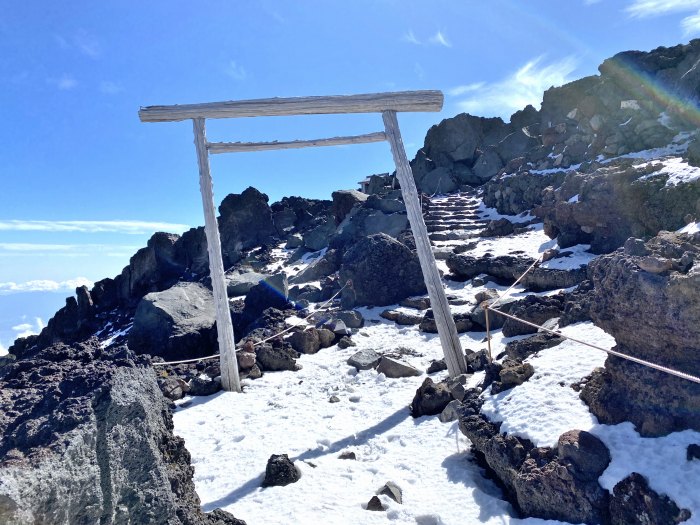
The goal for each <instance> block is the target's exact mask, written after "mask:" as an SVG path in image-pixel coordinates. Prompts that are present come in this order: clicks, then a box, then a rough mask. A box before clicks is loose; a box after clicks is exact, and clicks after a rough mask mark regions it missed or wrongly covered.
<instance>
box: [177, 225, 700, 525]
mask: <svg viewBox="0 0 700 525" xmlns="http://www.w3.org/2000/svg"><path fill="white" fill-rule="evenodd" d="M482 245H483V248H480V251H479V253H484V252H485V251H486V250H489V251H491V253H492V254H493V255H503V254H512V253H514V252H518V251H519V252H522V253H524V254H526V255H529V256H531V257H536V256H538V255H539V254H541V253H542V252H543V251H544V250H545V249H547V248H552V247H555V244H554V243H553V241H550V240H549V239H547V238H546V236H544V234H543V233H542V230H541V227H535V228H533V229H531V230H530V231H528V232H525V233H522V234H520V235H517V236H512V237H507V238H503V239H488V240H487V239H484V240H480V246H482ZM587 248H588V246H585V245H581V246H577V247H574V248H570V249H567V250H570V251H571V252H572V254H571V255H570V256H569V257H567V258H563V259H555V260H553V261H549V262H548V263H545V264H549V265H550V266H553V267H565V268H572V267H576V266H578V265H579V264H582V263H583V264H585V263H587V262H588V261H589V260H590V259H591V258H592V255H590V254H589V253H588V252H587V251H586V250H587ZM280 255H282V254H280ZM315 255H316V256H318V254H315ZM308 262H309V261H304V262H303V263H302V264H301V265H299V266H300V267H303V266H305V265H306V264H308ZM296 271H298V270H296ZM445 284H446V291H447V293H448V295H451V296H456V297H458V298H461V299H468V300H471V301H473V297H474V294H475V293H477V292H478V291H480V290H483V289H484V287H483V286H472V285H471V283H469V282H467V283H455V282H450V281H446V283H445ZM485 286H486V287H490V288H496V289H498V290H503V288H504V287H499V286H497V285H495V284H493V283H487V284H486V285H485ZM523 294H524V291H523V290H522V288H515V289H514V290H513V295H515V296H518V295H523ZM459 308H463V309H465V311H468V309H469V308H470V306H464V307H456V308H455V311H459ZM383 309H384V308H374V309H368V308H362V309H360V310H361V312H362V314H363V316H364V317H365V320H366V326H365V327H364V328H361V329H360V330H359V331H358V333H356V334H354V335H353V338H352V339H353V341H354V342H355V343H356V344H357V346H356V347H350V348H347V349H344V350H343V349H339V348H337V347H331V348H328V349H324V350H321V351H320V352H319V353H317V354H315V355H304V356H302V357H301V358H300V359H299V360H298V362H299V363H300V364H301V365H302V366H303V368H302V369H301V370H300V371H297V372H276V373H266V374H265V375H264V376H263V377H262V378H260V379H257V380H254V381H247V382H245V381H244V385H245V386H244V392H243V393H241V394H237V393H229V392H221V393H219V394H216V395H213V396H210V397H200V398H192V399H186V400H183V401H182V402H180V403H179V404H180V405H183V406H181V407H180V408H178V409H177V410H176V412H175V416H174V419H175V431H176V433H177V434H179V435H181V436H183V437H184V438H185V442H186V445H187V448H188V450H189V451H190V452H191V454H192V462H193V464H194V467H195V484H196V488H197V492H198V494H199V496H200V498H201V500H202V505H203V507H204V509H205V510H212V509H214V508H217V507H222V508H224V509H225V510H228V511H230V512H232V513H233V514H234V515H235V516H237V517H239V518H242V519H245V520H246V521H247V522H248V523H249V524H250V525H254V524H258V523H275V524H276V523H324V524H345V523H363V524H364V523H368V524H371V523H386V522H387V521H390V522H393V523H397V524H409V523H410V524H416V523H417V524H421V525H430V524H435V525H437V524H445V525H449V524H472V523H494V524H495V523H499V524H509V523H513V524H516V523H527V524H540V523H552V524H553V523H559V522H556V521H545V520H539V519H533V518H530V519H518V518H515V517H513V509H512V508H511V506H510V505H509V504H508V503H506V502H505V501H503V500H502V499H501V494H500V491H499V489H498V488H497V487H496V486H495V485H494V484H493V483H492V482H490V481H488V480H486V479H485V478H484V477H483V476H482V472H481V469H480V468H479V467H478V466H476V465H475V464H474V463H473V461H472V455H471V453H470V452H469V443H468V441H467V439H466V437H465V436H463V435H462V434H461V433H460V431H459V429H458V425H457V423H456V422H452V423H444V424H443V423H440V422H439V420H438V418H437V416H433V417H422V418H419V419H413V418H412V417H411V416H410V414H409V411H408V405H409V404H410V402H411V400H412V398H413V396H414V394H415V391H416V389H417V388H418V387H419V386H420V384H421V383H422V382H423V380H424V379H425V377H426V375H425V374H424V375H422V376H420V377H412V378H403V379H390V378H387V377H385V376H384V375H383V374H379V373H377V372H376V371H375V370H368V371H362V372H357V371H356V370H355V369H354V368H353V367H351V366H348V365H347V364H346V361H347V359H348V357H350V355H352V354H353V353H354V352H356V351H357V350H360V349H372V350H375V351H378V352H383V353H386V352H396V353H401V354H402V355H403V359H404V360H406V361H407V362H409V363H410V364H412V365H414V366H415V367H417V368H419V369H421V370H426V369H427V367H428V365H429V364H430V362H431V360H433V359H437V358H440V357H442V351H441V348H440V343H439V339H438V337H437V336H436V335H431V334H424V333H421V332H419V331H418V328H417V327H415V326H408V327H401V326H397V325H395V324H394V323H393V322H388V321H386V320H384V319H382V318H381V317H380V316H379V314H380V313H381V312H382V310H383ZM563 332H564V333H565V334H566V335H568V336H570V337H574V338H577V339H581V340H584V341H588V342H591V343H593V344H596V345H598V346H601V347H603V348H610V347H612V346H613V345H614V340H613V338H612V337H610V336H609V335H608V334H606V333H605V332H603V331H602V330H601V329H599V328H597V327H595V326H594V325H593V324H592V323H590V322H589V323H579V324H576V325H572V326H568V327H566V328H564V329H563ZM484 335H485V334H484V333H483V332H470V333H466V334H462V335H461V336H460V340H461V342H462V345H463V347H464V348H469V349H470V350H479V349H481V348H484V347H485V343H484ZM522 337H523V336H519V337H516V338H504V337H503V336H502V333H501V331H500V330H497V331H495V332H494V333H493V340H492V345H493V352H494V355H497V354H498V353H500V352H501V351H502V350H503V348H504V346H505V344H506V343H507V342H508V341H510V340H513V339H519V338H522ZM605 355H606V354H605V353H604V352H601V351H598V350H594V349H591V348H588V347H585V346H583V345H580V344H578V343H575V342H572V341H567V342H565V343H562V344H561V345H559V346H556V347H553V348H550V349H547V350H543V351H540V352H539V353H538V354H537V355H535V356H531V357H530V358H529V359H528V361H529V362H530V363H531V364H532V365H533V366H534V368H535V375H534V376H533V377H532V378H531V379H530V380H529V381H528V382H526V383H524V384H523V385H520V386H518V387H515V388H514V389H512V390H509V391H506V392H503V393H500V394H497V395H490V393H484V394H483V397H484V400H485V403H484V411H485V412H486V413H487V414H488V415H489V416H490V417H491V418H492V419H493V420H495V421H503V426H502V430H503V431H507V432H511V433H513V434H515V435H519V436H522V437H527V438H528V439H531V440H532V441H533V442H534V443H535V444H537V445H549V446H551V445H554V444H556V442H557V439H558V437H559V435H560V434H562V433H563V432H565V431H567V430H570V429H573V428H579V429H584V430H589V431H591V432H592V433H594V434H596V435H597V436H599V437H600V438H601V439H602V440H603V441H604V442H605V443H606V444H607V446H608V448H609V449H610V451H611V456H612V463H611V464H610V466H609V467H608V469H607V470H606V471H605V472H604V473H603V475H602V476H601V479H600V481H601V484H602V485H603V486H604V487H605V488H607V489H612V487H613V486H614V484H615V483H617V482H618V481H619V480H621V479H622V478H624V477H625V476H627V475H628V474H630V473H631V472H640V473H642V474H643V475H644V476H646V477H647V478H648V480H649V483H650V485H651V487H652V488H653V489H655V490H656V491H658V492H661V493H666V494H668V495H669V496H670V497H671V498H672V499H674V500H675V501H676V502H677V503H678V504H679V505H680V506H682V507H686V508H689V509H690V510H691V511H692V513H693V517H692V518H691V520H690V521H688V522H686V523H690V524H693V523H694V524H700V492H698V491H697V485H698V484H699V483H700V461H693V462H688V461H686V460H685V457H684V454H685V448H686V447H687V445H688V444H689V443H700V433H698V432H691V431H686V432H681V433H676V434H671V435H669V436H666V437H663V438H656V439H649V438H641V437H640V436H639V435H638V434H637V433H636V432H635V431H634V429H633V427H632V425H631V424H627V423H625V424H621V425H615V426H607V425H601V424H599V423H598V421H597V420H596V418H595V417H594V416H593V415H591V414H590V412H589V411H588V409H587V407H586V405H585V404H583V403H582V402H581V401H580V399H579V397H578V394H577V393H576V392H575V391H574V390H573V389H572V388H571V384H573V383H576V382H578V381H579V380H580V379H582V378H583V377H585V376H587V375H588V374H590V373H591V371H592V370H593V369H594V368H595V367H598V366H602V364H603V362H604V360H605ZM480 376H481V374H475V375H474V376H473V377H472V378H471V379H470V385H471V386H475V385H476V384H478V382H479V381H480V379H481V377H480ZM432 377H433V379H434V380H435V381H438V380H440V379H443V378H444V377H446V372H441V373H438V374H435V375H433V376H432ZM331 396H336V397H337V398H338V399H339V402H337V403H331V402H330V401H329V400H330V398H331ZM350 451H352V452H354V453H355V454H356V458H357V459H356V460H349V459H340V458H339V455H340V454H341V453H343V452H350ZM272 454H288V455H289V457H290V458H291V459H292V460H293V461H294V462H295V464H296V466H297V468H298V469H299V470H300V472H301V479H300V480H299V481H298V482H297V483H294V484H291V485H288V486H285V487H270V488H265V489H263V488H261V487H260V485H261V482H262V480H263V477H264V472H265V466H266V463H267V460H268V458H269V457H270V456H271V455H272ZM388 481H391V482H394V483H396V484H397V485H398V486H399V487H400V488H401V489H402V491H403V504H398V503H396V502H394V501H393V500H391V499H389V498H387V497H386V496H382V497H381V499H382V502H383V504H384V505H385V507H387V508H388V510H387V512H371V511H367V510H366V509H365V506H366V504H367V502H368V501H369V499H370V498H371V497H372V496H373V495H374V494H375V492H376V491H377V490H378V489H380V488H381V487H382V486H383V485H384V484H385V483H386V482H388Z"/></svg>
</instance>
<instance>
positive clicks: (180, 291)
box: [129, 283, 216, 361]
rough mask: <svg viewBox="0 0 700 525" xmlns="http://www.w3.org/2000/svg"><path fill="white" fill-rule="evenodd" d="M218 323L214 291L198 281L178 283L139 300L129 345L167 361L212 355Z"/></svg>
mask: <svg viewBox="0 0 700 525" xmlns="http://www.w3.org/2000/svg"><path fill="white" fill-rule="evenodd" d="M215 322H216V312H215V309H214V299H213V297H212V294H211V291H210V290H209V289H207V288H205V287H204V286H202V285H201V284H198V283H179V284H177V285H175V286H173V287H172V288H169V289H168V290H164V291H162V292H153V293H150V294H147V295H146V296H145V297H144V298H143V299H142V300H141V302H139V306H138V308H137V309H136V313H135V314H134V325H133V327H132V329H131V331H130V332H129V348H131V349H132V350H134V351H136V352H138V353H143V354H151V355H154V356H160V357H163V359H165V360H166V361H170V360H177V359H188V358H193V357H201V356H205V355H210V354H213V353H215V352H216V332H215Z"/></svg>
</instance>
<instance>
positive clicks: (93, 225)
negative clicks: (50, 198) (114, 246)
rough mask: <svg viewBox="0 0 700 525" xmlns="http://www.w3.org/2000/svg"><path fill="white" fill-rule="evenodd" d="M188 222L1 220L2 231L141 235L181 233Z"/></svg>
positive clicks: (0, 229) (187, 227)
mask: <svg viewBox="0 0 700 525" xmlns="http://www.w3.org/2000/svg"><path fill="white" fill-rule="evenodd" d="M187 229H189V226H187V225H186V224H177V223H171V222H148V221H120V220H117V221H25V220H9V221H0V231H43V232H84V233H126V234H134V235H141V234H146V233H153V232H156V231H166V232H174V233H180V232H183V231H185V230H187Z"/></svg>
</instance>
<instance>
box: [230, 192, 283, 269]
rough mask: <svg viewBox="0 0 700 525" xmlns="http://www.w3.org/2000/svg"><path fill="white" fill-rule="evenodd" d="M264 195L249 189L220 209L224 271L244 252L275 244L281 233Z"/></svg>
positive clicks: (234, 196) (231, 196)
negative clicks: (275, 237) (274, 241)
mask: <svg viewBox="0 0 700 525" xmlns="http://www.w3.org/2000/svg"><path fill="white" fill-rule="evenodd" d="M267 202H268V197H267V195H265V194H264V193H261V192H260V191H258V190H256V189H255V188H253V187H249V188H247V189H245V190H244V191H243V193H241V194H237V193H231V194H229V195H227V196H226V198H224V200H223V201H222V202H221V205H220V206H219V214H220V217H219V232H220V235H221V252H222V257H223V259H224V268H228V267H229V266H231V265H233V264H234V263H236V262H238V261H239V260H240V259H241V257H242V254H243V251H245V250H250V249H251V248H253V247H255V246H260V245H262V244H266V243H269V242H271V241H272V237H273V236H275V235H276V233H277V230H276V229H275V226H274V224H273V222H272V210H271V209H270V206H269V205H268V204H267Z"/></svg>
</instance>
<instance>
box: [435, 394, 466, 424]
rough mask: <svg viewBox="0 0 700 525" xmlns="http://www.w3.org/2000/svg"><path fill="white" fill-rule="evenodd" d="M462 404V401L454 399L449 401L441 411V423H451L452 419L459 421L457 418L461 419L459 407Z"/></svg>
mask: <svg viewBox="0 0 700 525" xmlns="http://www.w3.org/2000/svg"><path fill="white" fill-rule="evenodd" d="M461 406H462V403H461V402H460V401H457V400H456V399H453V400H452V401H450V402H449V403H447V406H446V407H445V409H444V410H443V411H442V412H440V415H439V416H438V419H439V420H440V422H441V423H450V422H451V421H457V419H459V410H458V409H459V407H461Z"/></svg>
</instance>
